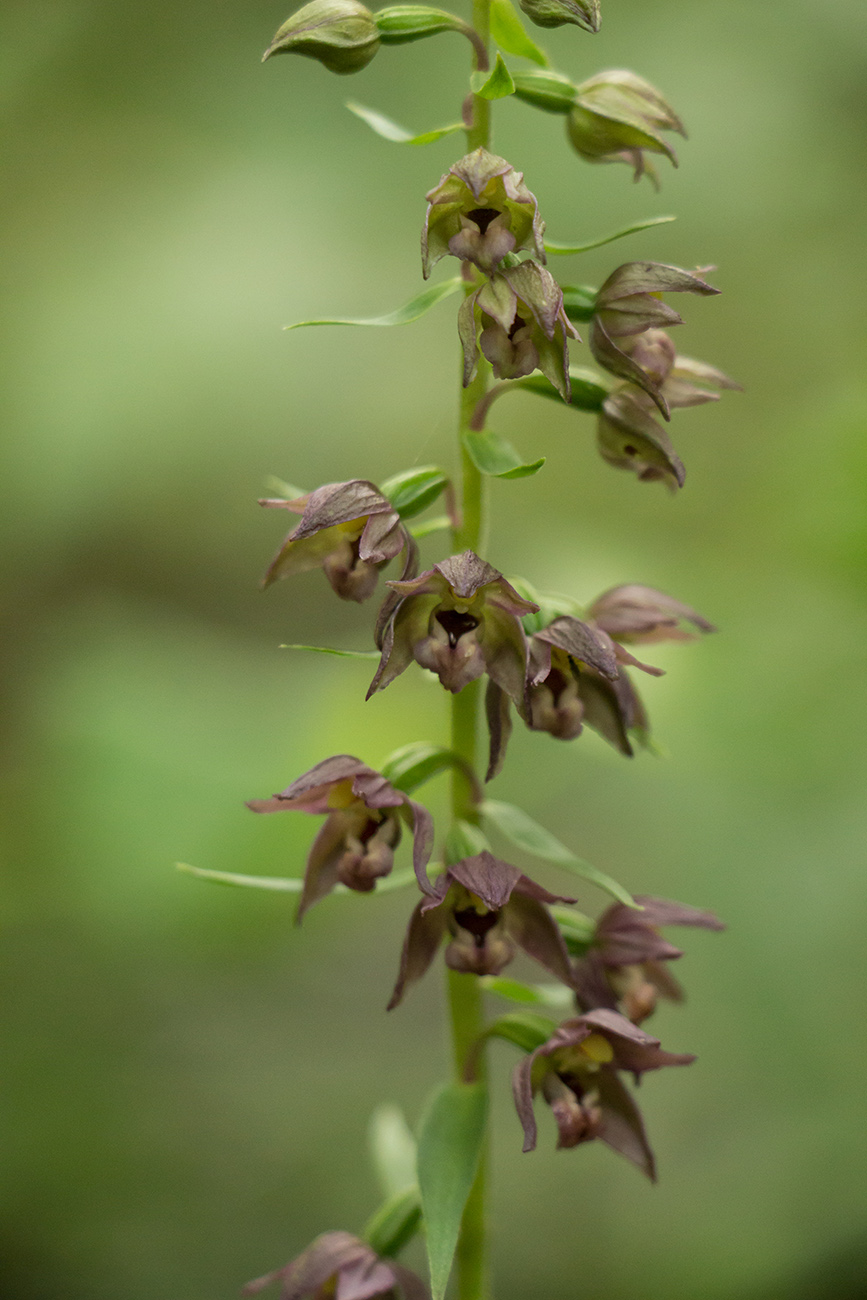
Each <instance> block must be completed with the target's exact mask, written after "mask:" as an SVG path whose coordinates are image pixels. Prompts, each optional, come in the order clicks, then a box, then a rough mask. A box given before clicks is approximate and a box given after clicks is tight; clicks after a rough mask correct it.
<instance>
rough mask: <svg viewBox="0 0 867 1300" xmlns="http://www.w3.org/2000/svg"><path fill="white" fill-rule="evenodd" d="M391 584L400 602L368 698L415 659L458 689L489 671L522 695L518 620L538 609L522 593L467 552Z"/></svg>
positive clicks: (522, 641) (522, 640)
mask: <svg viewBox="0 0 867 1300" xmlns="http://www.w3.org/2000/svg"><path fill="white" fill-rule="evenodd" d="M388 586H389V587H391V589H392V591H394V592H395V593H396V594H397V596H398V597H399V601H398V604H397V606H396V608H395V609H394V611H393V613H392V614H391V617H390V619H389V622H388V624H387V626H386V628H385V632H384V635H383V639H382V657H381V659H380V663H379V667H378V668H377V670H376V673H375V675H374V678H373V681H372V682H371V684H370V688H369V690H368V693H367V696H368V699H369V698H370V697H371V696H372V695H373V694H374V693H375V692H376V691H380V690H384V689H385V687H386V686H388V685H389V684H390V683H391V682H393V681H394V679H395V678H396V677H398V676H399V675H400V674H401V673H402V672H404V671H405V669H406V668H408V667H409V665H410V664H411V663H412V662H413V661H414V660H415V662H417V663H418V664H420V665H421V666H422V667H423V668H429V669H430V670H431V671H433V672H435V673H437V675H438V676H439V679H440V682H441V683H442V685H443V686H445V688H446V689H447V690H449V691H452V692H453V693H457V692H458V691H460V690H462V689H463V687H464V686H466V685H467V684H468V683H469V682H471V681H474V680H475V679H476V678H478V677H480V676H481V675H482V673H484V672H487V673H488V675H489V676H490V677H491V678H493V679H494V680H495V681H497V682H498V683H499V684H500V685H501V686H502V688H503V689H504V690H505V691H506V692H507V693H508V694H509V695H510V696H511V697H512V698H520V697H522V696H523V692H524V680H525V676H526V666H527V642H526V637H525V636H524V632H523V628H522V627H521V623H520V618H521V617H522V616H523V615H524V614H529V613H534V612H535V611H536V610H537V609H538V606H536V605H535V604H533V602H532V601H528V600H524V598H523V597H521V596H519V595H518V593H517V592H516V591H515V589H514V587H512V586H511V585H510V583H508V582H506V580H505V578H504V577H503V575H502V574H501V573H500V572H499V570H498V569H495V568H493V567H492V566H491V565H490V564H487V563H485V561H484V560H481V559H479V557H478V556H477V555H476V554H475V553H474V552H473V551H464V552H463V554H462V555H453V556H451V557H450V558H449V559H447V560H442V561H440V563H438V564H435V565H434V566H433V568H432V569H428V570H427V571H426V572H425V573H422V574H419V576H418V577H417V578H413V579H411V580H409V581H398V582H389V583H388Z"/></svg>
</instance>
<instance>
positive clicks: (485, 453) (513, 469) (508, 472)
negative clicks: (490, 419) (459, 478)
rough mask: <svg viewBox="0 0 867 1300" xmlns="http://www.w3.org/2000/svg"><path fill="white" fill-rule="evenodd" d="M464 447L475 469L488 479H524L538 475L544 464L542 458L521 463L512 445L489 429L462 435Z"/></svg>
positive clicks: (470, 431) (543, 458) (471, 431)
mask: <svg viewBox="0 0 867 1300" xmlns="http://www.w3.org/2000/svg"><path fill="white" fill-rule="evenodd" d="M464 446H465V447H466V449H467V451H468V452H469V456H470V460H471V461H472V462H473V464H474V465H475V467H476V469H477V470H479V471H480V472H481V473H482V474H487V475H488V476H489V477H490V478H526V477H527V476H528V475H530V474H538V472H539V470H540V469H541V468H542V466H543V465H544V464H545V457H544V456H540V457H539V459H538V460H533V461H529V462H527V461H522V460H521V457H520V456H519V455H518V453H517V452H516V451H515V448H514V447H513V446H512V444H511V443H510V442H507V441H506V439H505V438H501V437H500V435H499V434H498V433H494V432H493V431H492V430H491V429H485V430H484V431H483V432H481V433H476V432H475V431H473V430H472V429H471V430H469V431H468V432H467V433H465V434H464Z"/></svg>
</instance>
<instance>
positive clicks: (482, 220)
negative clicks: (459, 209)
mask: <svg viewBox="0 0 867 1300" xmlns="http://www.w3.org/2000/svg"><path fill="white" fill-rule="evenodd" d="M499 215H500V212H499V209H498V208H473V210H472V212H468V213H467V216H468V217H469V219H470V221H475V223H476V225H477V226H478V228H479V234H481V235H484V234H485V233H486V232H487V229H488V226H489V225H490V224H491V222H492V221H496V219H497V217H498V216H499Z"/></svg>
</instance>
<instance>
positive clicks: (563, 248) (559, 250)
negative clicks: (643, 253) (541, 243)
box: [515, 73, 677, 257]
mask: <svg viewBox="0 0 867 1300" xmlns="http://www.w3.org/2000/svg"><path fill="white" fill-rule="evenodd" d="M526 75H527V76H534V75H536V74H534V73H527V74H526ZM515 82H516V91H517V93H518V94H520V89H519V88H518V86H517V78H516V79H515ZM670 221H677V217H648V218H647V220H646V221H636V222H634V223H633V224H632V225H631V226H624V227H623V229H622V230H615V232H614V234H613V235H603V236H602V238H601V239H594V240H592V241H591V243H589V244H552V243H549V241H548V240H547V239H546V240H545V252H546V253H551V254H553V255H554V256H555V257H556V256H560V257H564V256H566V254H567V253H589V251H590V249H591V248H601V247H602V245H603V244H613V243H614V241H615V239H625V238H626V236H627V235H635V234H637V233H638V231H639V230H650V229H651V228H652V227H653V226H667V225H668V223H669V222H670Z"/></svg>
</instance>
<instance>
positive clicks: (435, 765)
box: [379, 740, 466, 794]
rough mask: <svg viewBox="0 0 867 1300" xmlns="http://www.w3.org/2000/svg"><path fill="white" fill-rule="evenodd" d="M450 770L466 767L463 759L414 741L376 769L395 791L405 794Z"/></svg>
mask: <svg viewBox="0 0 867 1300" xmlns="http://www.w3.org/2000/svg"><path fill="white" fill-rule="evenodd" d="M450 767H466V764H465V763H464V761H463V759H461V758H460V756H459V755H458V754H456V753H455V752H454V751H453V750H451V749H445V748H444V747H443V746H442V745H431V744H429V743H428V742H427V741H426V740H416V741H413V742H412V743H411V744H409V745H402V746H401V748H400V749H396V750H395V751H394V753H393V754H389V756H388V758H387V759H386V760H385V762H384V763H383V764H382V766H381V767H380V769H379V770H380V772H381V773H382V775H383V776H384V777H385V779H386V780H387V781H390V782H391V784H392V785H393V786H394V787H395V789H397V790H403V792H404V794H409V793H410V792H411V791H412V790H415V789H417V787H418V786H420V785H423V784H424V782H425V781H430V780H431V778H432V777H435V776H438V775H439V773H440V772H446V771H448V769H449V768H450Z"/></svg>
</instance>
